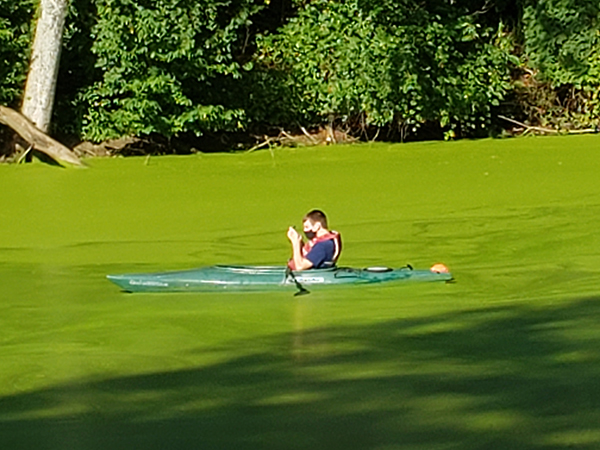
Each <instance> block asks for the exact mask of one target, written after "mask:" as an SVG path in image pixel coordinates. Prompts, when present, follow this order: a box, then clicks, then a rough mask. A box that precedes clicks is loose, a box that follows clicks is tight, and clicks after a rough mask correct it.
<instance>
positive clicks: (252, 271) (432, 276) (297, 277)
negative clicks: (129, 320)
mask: <svg viewBox="0 0 600 450" xmlns="http://www.w3.org/2000/svg"><path fill="white" fill-rule="evenodd" d="M107 278H108V280H109V281H111V282H113V283H114V284H116V285H117V286H119V287H120V288H121V289H123V290H124V291H127V292H204V291H219V290H240V291H246V290H271V289H282V288H288V289H289V288H300V287H301V286H315V285H352V284H373V283H382V282H390V281H422V282H423V281H450V280H452V275H451V274H450V273H438V272H434V271H431V270H413V269H412V268H410V267H402V268H398V269H391V268H387V267H373V268H366V269H354V268H350V267H333V268H329V269H311V270H305V271H294V272H292V271H290V270H289V269H287V268H286V267H285V266H244V265H216V266H209V267H201V268H197V269H190V270H181V271H171V272H157V273H137V274H135V273H134V274H122V275H108V276H107Z"/></svg>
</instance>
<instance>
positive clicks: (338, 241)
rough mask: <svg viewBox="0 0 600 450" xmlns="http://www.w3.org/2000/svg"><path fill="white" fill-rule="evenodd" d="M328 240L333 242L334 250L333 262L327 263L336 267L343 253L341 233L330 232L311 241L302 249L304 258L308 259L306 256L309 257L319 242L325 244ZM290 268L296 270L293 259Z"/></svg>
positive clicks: (289, 263) (289, 264)
mask: <svg viewBox="0 0 600 450" xmlns="http://www.w3.org/2000/svg"><path fill="white" fill-rule="evenodd" d="M328 240H332V241H333V247H334V248H333V259H332V261H326V262H327V263H329V264H331V266H335V263H336V262H337V260H338V258H339V257H340V253H341V252H342V237H341V236H340V233H338V232H337V231H330V232H329V233H327V234H324V235H323V236H321V237H314V238H312V239H311V240H310V241H308V242H307V243H306V244H304V246H303V247H302V257H303V258H306V255H308V254H309V252H310V251H311V250H312V248H313V247H314V246H315V245H316V244H318V243H319V242H324V241H328ZM288 266H289V267H290V269H292V270H296V267H295V265H294V260H293V259H290V261H289V262H288Z"/></svg>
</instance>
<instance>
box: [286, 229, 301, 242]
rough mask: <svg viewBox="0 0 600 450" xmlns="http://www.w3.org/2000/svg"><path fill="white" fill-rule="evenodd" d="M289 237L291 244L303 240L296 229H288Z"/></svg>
mask: <svg viewBox="0 0 600 450" xmlns="http://www.w3.org/2000/svg"><path fill="white" fill-rule="evenodd" d="M287 237H288V239H289V240H290V241H291V242H295V241H296V242H299V241H301V240H302V236H300V234H299V233H298V232H297V231H296V229H295V228H294V227H289V228H288V231H287Z"/></svg>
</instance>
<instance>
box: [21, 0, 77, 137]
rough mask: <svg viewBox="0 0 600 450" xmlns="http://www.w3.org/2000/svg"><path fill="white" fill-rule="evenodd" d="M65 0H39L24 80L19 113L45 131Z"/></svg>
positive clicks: (65, 5)
mask: <svg viewBox="0 0 600 450" xmlns="http://www.w3.org/2000/svg"><path fill="white" fill-rule="evenodd" d="M68 5H69V0H41V1H40V6H39V19H38V20H37V24H36V29H35V38H34V41H33V47H32V52H31V63H30V65H29V73H28V75H27V83H26V84H25V94H24V99H23V107H22V109H21V111H22V113H23V115H24V116H25V117H27V118H28V119H29V120H31V121H32V122H33V123H34V124H35V125H36V126H37V128H39V129H40V130H42V131H43V132H45V133H47V132H48V129H49V127H50V120H51V118H52V108H53V106H54V94H55V91H56V81H57V78H58V66H59V62H60V50H61V46H62V36H63V30H64V26H65V17H66V15H67V8H68Z"/></svg>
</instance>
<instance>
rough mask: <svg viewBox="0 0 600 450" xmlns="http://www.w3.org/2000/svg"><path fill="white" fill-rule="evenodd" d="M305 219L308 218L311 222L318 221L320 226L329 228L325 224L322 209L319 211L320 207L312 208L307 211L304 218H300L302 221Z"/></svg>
mask: <svg viewBox="0 0 600 450" xmlns="http://www.w3.org/2000/svg"><path fill="white" fill-rule="evenodd" d="M306 220H310V221H311V222H312V223H315V222H320V223H321V226H322V227H323V228H329V227H328V226H327V217H326V216H325V213H324V212H323V211H321V210H320V209H313V210H312V211H310V212H309V213H307V214H306V215H305V216H304V219H303V220H302V222H304V221H306Z"/></svg>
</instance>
